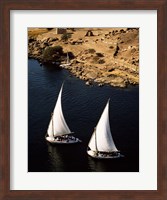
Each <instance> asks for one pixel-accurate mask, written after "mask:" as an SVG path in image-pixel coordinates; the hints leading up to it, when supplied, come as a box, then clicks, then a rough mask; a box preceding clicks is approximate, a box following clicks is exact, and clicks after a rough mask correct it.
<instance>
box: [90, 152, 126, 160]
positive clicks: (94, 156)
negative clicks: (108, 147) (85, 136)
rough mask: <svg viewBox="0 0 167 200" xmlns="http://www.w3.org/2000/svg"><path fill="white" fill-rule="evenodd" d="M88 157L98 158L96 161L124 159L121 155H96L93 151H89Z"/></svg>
mask: <svg viewBox="0 0 167 200" xmlns="http://www.w3.org/2000/svg"><path fill="white" fill-rule="evenodd" d="M87 153H88V155H89V156H91V157H93V158H96V159H113V158H121V157H124V156H123V155H121V154H120V153H118V154H117V155H111V154H105V153H104V154H103V153H96V152H94V151H92V150H88V151H87Z"/></svg>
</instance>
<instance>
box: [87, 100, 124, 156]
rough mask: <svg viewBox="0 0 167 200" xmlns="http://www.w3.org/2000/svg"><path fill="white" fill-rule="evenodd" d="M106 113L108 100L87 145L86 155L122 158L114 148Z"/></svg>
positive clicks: (107, 113)
mask: <svg viewBox="0 0 167 200" xmlns="http://www.w3.org/2000/svg"><path fill="white" fill-rule="evenodd" d="M108 111H109V100H108V102H107V104H106V106H105V108H104V111H103V113H102V115H101V118H100V120H99V122H98V124H97V126H96V128H95V129H94V132H93V134H92V137H91V139H90V141H89V144H88V149H87V153H88V155H90V156H91V157H93V158H97V159H112V158H120V157H123V155H121V154H120V151H119V150H118V149H117V148H116V146H115V143H114V140H113V138H112V135H111V130H110V123H109V112H108Z"/></svg>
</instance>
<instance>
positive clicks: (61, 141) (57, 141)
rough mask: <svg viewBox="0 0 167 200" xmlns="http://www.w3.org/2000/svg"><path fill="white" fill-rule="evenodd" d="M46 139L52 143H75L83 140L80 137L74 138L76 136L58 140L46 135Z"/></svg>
mask: <svg viewBox="0 0 167 200" xmlns="http://www.w3.org/2000/svg"><path fill="white" fill-rule="evenodd" d="M45 139H46V141H48V142H50V143H52V144H75V143H80V142H82V141H81V140H79V139H78V138H74V137H73V138H67V139H63V140H57V139H56V138H50V137H46V138H45Z"/></svg>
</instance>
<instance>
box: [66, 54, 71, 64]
mask: <svg viewBox="0 0 167 200" xmlns="http://www.w3.org/2000/svg"><path fill="white" fill-rule="evenodd" d="M69 63H70V59H69V55H68V53H67V64H69Z"/></svg>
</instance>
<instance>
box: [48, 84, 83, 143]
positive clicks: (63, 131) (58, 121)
mask: <svg viewBox="0 0 167 200" xmlns="http://www.w3.org/2000/svg"><path fill="white" fill-rule="evenodd" d="M62 90H63V85H62V87H61V89H60V92H59V96H58V99H57V102H56V105H55V108H54V111H53V113H52V116H51V120H50V123H49V126H48V130H47V133H46V136H45V139H46V140H47V141H48V142H50V143H52V144H73V143H78V142H81V140H79V139H78V138H75V137H74V136H71V135H70V134H72V133H73V132H71V131H70V129H69V127H68V125H67V123H66V121H65V119H64V115H63V111H62V105H61V96H62Z"/></svg>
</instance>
